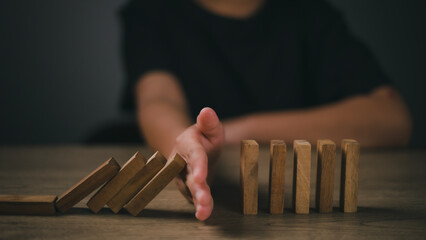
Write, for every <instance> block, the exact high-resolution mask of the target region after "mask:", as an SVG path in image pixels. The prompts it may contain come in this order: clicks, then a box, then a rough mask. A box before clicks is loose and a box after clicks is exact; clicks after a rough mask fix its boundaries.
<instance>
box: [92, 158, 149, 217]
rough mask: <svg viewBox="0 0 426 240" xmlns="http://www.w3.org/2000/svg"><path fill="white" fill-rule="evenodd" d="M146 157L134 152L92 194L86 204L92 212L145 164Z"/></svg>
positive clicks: (98, 208) (101, 206)
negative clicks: (106, 181) (110, 177)
mask: <svg viewBox="0 0 426 240" xmlns="http://www.w3.org/2000/svg"><path fill="white" fill-rule="evenodd" d="M145 163H146V158H145V157H144V156H142V154H140V153H139V152H136V153H135V154H134V155H133V156H132V157H131V158H130V159H129V160H128V161H127V162H126V163H125V164H124V165H123V167H122V168H121V169H120V171H119V172H118V173H117V175H115V176H114V177H113V178H112V179H111V180H110V181H109V182H108V183H106V184H105V185H104V186H103V187H102V188H101V189H99V191H98V192H97V193H96V194H94V195H93V196H92V198H91V199H90V200H89V201H88V202H87V206H88V207H89V208H90V210H92V212H94V213H97V212H99V211H100V210H101V209H102V208H103V207H104V206H105V204H106V203H107V202H108V201H109V200H111V199H112V198H113V197H114V196H115V195H116V194H117V193H118V192H119V191H120V190H121V189H122V188H123V187H124V186H125V185H126V184H127V183H129V182H130V181H131V180H133V179H134V178H135V176H136V174H137V173H138V172H139V171H140V170H142V168H143V167H144V166H145Z"/></svg>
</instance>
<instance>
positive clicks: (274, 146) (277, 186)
mask: <svg viewBox="0 0 426 240" xmlns="http://www.w3.org/2000/svg"><path fill="white" fill-rule="evenodd" d="M286 150H287V148H286V144H285V142H284V141H282V140H272V141H271V145H270V166H269V212H270V213H271V214H282V213H283V212H284V186H285V161H286V153H287V151H286Z"/></svg>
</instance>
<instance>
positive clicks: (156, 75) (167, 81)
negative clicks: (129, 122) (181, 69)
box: [136, 72, 191, 157]
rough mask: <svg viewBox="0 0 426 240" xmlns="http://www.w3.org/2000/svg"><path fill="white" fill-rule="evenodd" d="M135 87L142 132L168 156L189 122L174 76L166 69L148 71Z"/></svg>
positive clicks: (151, 144) (150, 142)
mask: <svg viewBox="0 0 426 240" xmlns="http://www.w3.org/2000/svg"><path fill="white" fill-rule="evenodd" d="M136 91H137V92H136V99H137V117H138V122H139V126H140V128H141V130H142V134H143V136H144V137H145V140H146V141H147V143H148V144H149V145H150V146H151V147H152V148H153V149H156V150H159V151H160V152H161V153H162V154H164V155H165V156H167V157H168V156H169V155H170V154H171V151H172V148H173V146H174V145H175V141H176V137H177V136H178V135H179V134H180V133H182V132H183V131H184V130H185V129H186V128H187V127H188V126H189V125H190V124H191V119H190V117H189V114H188V111H187V105H186V101H185V98H184V95H183V92H182V90H181V88H180V86H179V84H178V83H177V80H176V79H175V78H174V77H173V76H172V75H170V74H168V73H166V72H153V73H150V74H147V75H146V76H144V77H143V78H142V79H141V81H140V82H139V84H138V85H137V88H136Z"/></svg>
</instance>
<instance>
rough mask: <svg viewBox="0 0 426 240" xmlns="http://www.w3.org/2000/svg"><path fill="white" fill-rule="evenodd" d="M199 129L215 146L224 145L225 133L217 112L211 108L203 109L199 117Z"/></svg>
mask: <svg viewBox="0 0 426 240" xmlns="http://www.w3.org/2000/svg"><path fill="white" fill-rule="evenodd" d="M196 125H197V127H198V129H200V131H201V132H202V133H203V134H204V135H205V136H206V137H207V139H209V140H210V142H212V143H213V144H214V145H216V144H220V145H221V144H222V143H223V141H224V131H223V126H222V123H221V122H220V121H219V118H218V116H217V114H216V112H215V111H214V110H213V109H211V108H209V107H205V108H203V109H202V110H201V111H200V113H199V114H198V117H197V124H196Z"/></svg>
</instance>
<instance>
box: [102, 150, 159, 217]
mask: <svg viewBox="0 0 426 240" xmlns="http://www.w3.org/2000/svg"><path fill="white" fill-rule="evenodd" d="M166 162H167V160H166V159H165V158H164V157H163V155H161V153H160V152H156V153H154V155H152V156H151V158H150V159H149V160H148V162H147V164H146V165H145V167H143V168H142V169H141V170H139V171H138V172H137V173H136V175H135V177H134V178H133V179H132V180H131V181H130V182H129V183H127V185H125V186H124V187H123V188H122V189H121V190H120V191H119V192H118V193H117V194H116V195H115V196H114V197H113V198H112V199H111V200H110V201H109V202H108V203H107V205H108V206H109V207H110V208H111V210H112V211H113V212H115V213H118V212H119V211H120V210H121V208H123V206H124V205H126V203H128V202H129V201H130V199H132V198H133V197H134V196H135V195H136V194H137V193H138V192H139V191H140V190H141V189H142V188H143V187H144V186H145V185H146V184H147V183H148V182H149V181H150V180H151V179H152V178H153V177H154V176H155V175H156V174H157V173H158V171H160V170H161V168H163V167H164V165H165V164H166Z"/></svg>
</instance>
